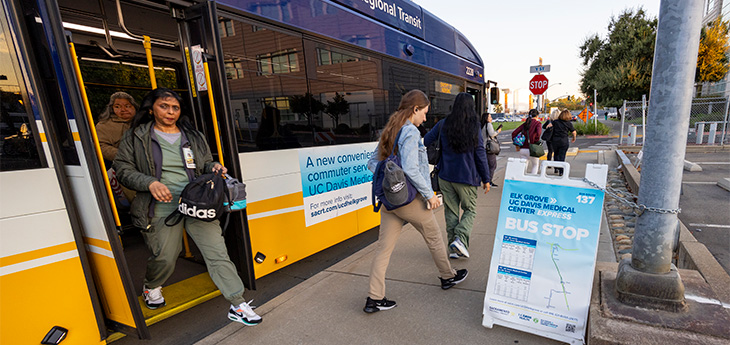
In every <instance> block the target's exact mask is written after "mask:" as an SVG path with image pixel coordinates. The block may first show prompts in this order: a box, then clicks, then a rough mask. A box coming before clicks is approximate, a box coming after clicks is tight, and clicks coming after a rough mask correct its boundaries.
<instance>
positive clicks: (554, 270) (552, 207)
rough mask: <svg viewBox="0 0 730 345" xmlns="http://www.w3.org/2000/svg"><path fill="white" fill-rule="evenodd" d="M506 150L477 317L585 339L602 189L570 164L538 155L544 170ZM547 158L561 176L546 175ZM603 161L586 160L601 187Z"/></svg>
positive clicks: (577, 340) (564, 337) (589, 172)
mask: <svg viewBox="0 0 730 345" xmlns="http://www.w3.org/2000/svg"><path fill="white" fill-rule="evenodd" d="M526 165H527V162H526V161H525V160H524V159H515V158H510V159H509V161H508V162H507V168H506V171H505V181H504V190H503V192H502V202H501V207H500V211H499V220H498V222H497V232H496V235H495V240H494V249H493V251H492V259H491V263H490V267H489V280H488V282H487V290H486V293H485V296H484V310H483V315H484V318H483V320H482V325H483V326H485V327H488V328H492V327H493V325H494V324H498V325H502V326H505V327H509V328H514V329H517V330H520V331H523V332H528V333H532V334H537V335H540V336H543V337H547V338H551V339H555V340H559V341H563V342H568V343H573V344H582V343H583V339H584V336H585V332H586V325H587V319H588V311H589V307H590V299H591V291H592V287H593V273H594V269H595V264H596V254H597V252H598V237H599V236H598V235H599V231H600V227H601V218H602V217H603V198H604V193H603V191H601V190H599V189H596V188H593V187H591V186H590V185H589V184H588V183H586V182H584V180H583V179H578V178H570V177H569V176H570V165H569V164H568V163H565V162H551V161H543V162H542V167H541V171H542V173H541V175H532V174H525V168H526ZM548 166H552V167H556V168H562V169H563V175H562V176H558V177H555V176H547V175H546V174H545V170H546V168H547V167H548ZM607 174H608V167H607V166H606V165H599V164H587V165H586V174H585V177H586V179H588V180H589V181H592V182H593V183H595V184H596V185H597V186H599V187H601V188H604V187H605V185H606V176H607Z"/></svg>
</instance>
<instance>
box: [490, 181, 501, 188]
mask: <svg viewBox="0 0 730 345" xmlns="http://www.w3.org/2000/svg"><path fill="white" fill-rule="evenodd" d="M490 185H491V186H492V187H499V185H498V184H496V183H494V182H492V183H490Z"/></svg>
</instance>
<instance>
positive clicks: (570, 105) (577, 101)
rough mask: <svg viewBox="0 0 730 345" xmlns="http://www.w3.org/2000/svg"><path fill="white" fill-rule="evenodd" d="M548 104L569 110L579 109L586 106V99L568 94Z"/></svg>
mask: <svg viewBox="0 0 730 345" xmlns="http://www.w3.org/2000/svg"><path fill="white" fill-rule="evenodd" d="M547 106H548V107H557V108H560V109H567V110H578V109H583V108H584V107H585V100H584V99H583V98H580V97H573V96H567V97H563V98H559V99H556V100H554V101H552V102H548V104H547Z"/></svg>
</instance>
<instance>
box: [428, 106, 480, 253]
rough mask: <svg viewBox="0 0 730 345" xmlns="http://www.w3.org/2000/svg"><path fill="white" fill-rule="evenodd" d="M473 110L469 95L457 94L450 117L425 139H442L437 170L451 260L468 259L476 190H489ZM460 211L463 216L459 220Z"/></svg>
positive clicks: (429, 140)
mask: <svg viewBox="0 0 730 345" xmlns="http://www.w3.org/2000/svg"><path fill="white" fill-rule="evenodd" d="M474 108H475V105H474V97H472V95H470V94H468V93H466V92H462V93H460V94H458V95H457V96H456V99H455V100H454V106H453V107H452V110H451V114H449V116H447V117H446V118H445V119H443V120H442V121H439V123H437V124H436V126H434V127H433V129H431V131H429V132H428V134H426V137H424V142H425V144H426V145H430V144H431V142H433V141H435V140H439V137H440V140H441V160H440V161H439V163H438V166H437V167H438V169H439V177H438V178H439V186H440V187H441V193H443V195H444V205H445V206H446V208H445V209H444V217H445V218H446V235H447V237H448V241H449V243H450V244H449V249H450V250H451V253H450V254H449V256H450V257H451V258H459V257H461V256H463V257H467V258H468V257H469V237H470V235H471V230H472V227H473V225H474V218H475V217H476V214H477V212H476V211H477V210H476V208H477V189H478V187H479V186H480V185H481V186H482V187H483V188H484V189H485V193H486V192H488V191H489V188H490V185H489V183H490V181H491V176H490V175H489V166H488V164H487V153H486V151H485V150H484V140H483V139H482V136H481V133H480V128H479V116H478V115H477V113H476V112H475V111H474ZM462 210H463V211H464V213H463V214H461V217H459V214H460V213H461V211H462Z"/></svg>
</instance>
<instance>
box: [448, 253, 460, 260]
mask: <svg viewBox="0 0 730 345" xmlns="http://www.w3.org/2000/svg"><path fill="white" fill-rule="evenodd" d="M458 258H459V254H456V253H450V254H449V259H458Z"/></svg>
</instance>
